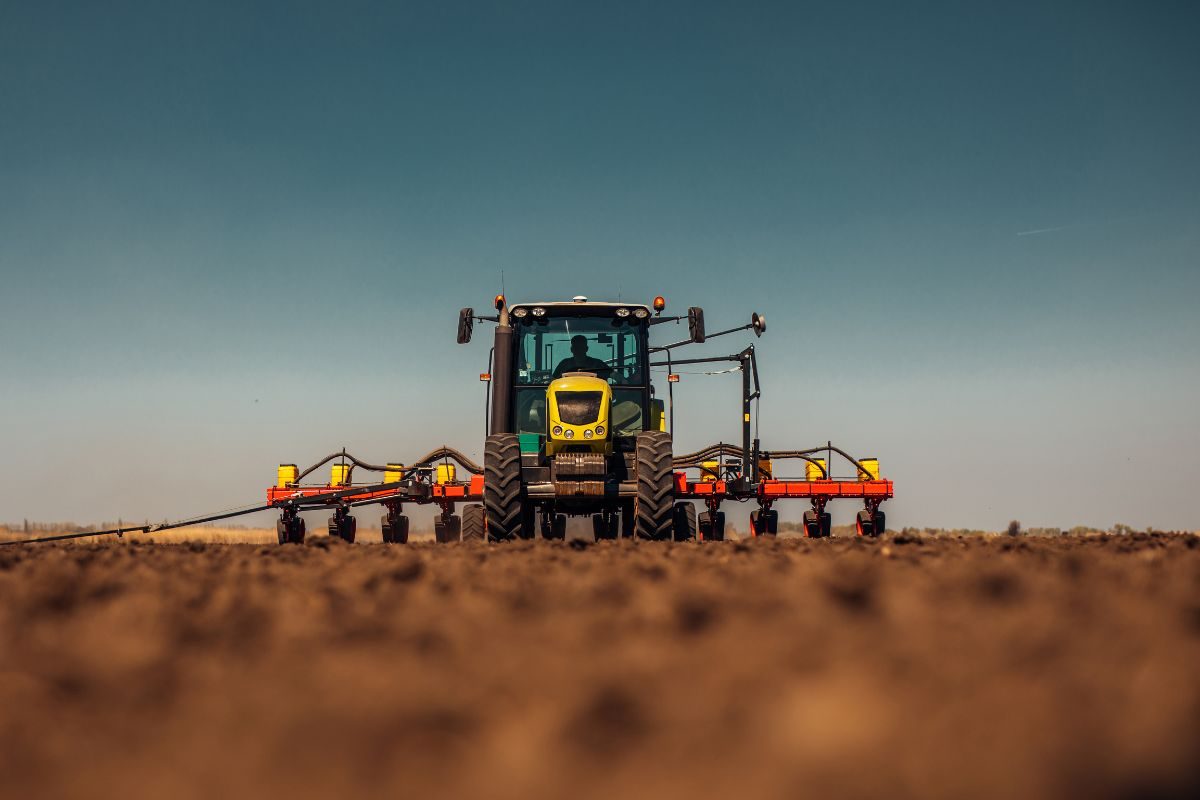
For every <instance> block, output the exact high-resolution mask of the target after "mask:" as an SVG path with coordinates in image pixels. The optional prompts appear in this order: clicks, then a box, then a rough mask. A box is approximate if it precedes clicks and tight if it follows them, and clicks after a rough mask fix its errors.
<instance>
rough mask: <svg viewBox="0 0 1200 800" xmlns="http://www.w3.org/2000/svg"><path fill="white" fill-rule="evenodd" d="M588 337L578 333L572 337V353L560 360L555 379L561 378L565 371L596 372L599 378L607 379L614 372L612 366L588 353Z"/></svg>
mask: <svg viewBox="0 0 1200 800" xmlns="http://www.w3.org/2000/svg"><path fill="white" fill-rule="evenodd" d="M587 351H588V340H587V337H586V336H584V335H582V334H578V335H576V336H572V337H571V355H569V356H568V357H566V358H564V359H563V360H562V361H561V362H559V364H558V366H557V367H556V368H555V370H554V377H555V379H558V378H561V377H562V376H563V373H564V372H594V373H596V376H597V377H599V378H605V379H607V378H608V376H609V375H611V374H612V367H610V366H609V365H608V364H605V363H604V362H603V361H601V360H600V359H598V358H592V357H591V356H589V355H588V354H587Z"/></svg>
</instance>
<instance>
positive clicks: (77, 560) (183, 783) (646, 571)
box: [0, 536, 1200, 800]
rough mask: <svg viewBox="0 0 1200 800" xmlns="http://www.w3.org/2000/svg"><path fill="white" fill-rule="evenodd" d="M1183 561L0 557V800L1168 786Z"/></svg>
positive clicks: (902, 541)
mask: <svg viewBox="0 0 1200 800" xmlns="http://www.w3.org/2000/svg"><path fill="white" fill-rule="evenodd" d="M1198 763H1200V540H1198V539H1197V538H1196V537H1193V536H1160V537H1155V536H1122V537H1098V538H1087V539H1068V538H1062V539H1037V538H1007V537H979V538H972V539H956V538H937V539H932V538H931V539H919V538H911V537H904V536H899V537H888V538H885V539H882V540H879V541H858V540H837V539H834V540H830V541H806V540H779V541H766V540H754V541H749V542H736V543H735V542H729V543H722V544H712V545H694V544H675V545H659V544H635V543H629V542H614V543H606V544H600V545H593V546H589V547H584V546H575V547H573V546H571V545H569V544H561V543H544V542H529V543H518V544H512V545H505V546H491V547H488V546H484V545H447V546H436V545H416V546H410V547H407V548H405V547H385V546H382V545H361V544H360V545H354V546H351V545H344V544H342V543H340V542H331V541H329V540H326V539H324V538H321V539H314V540H312V541H311V542H310V543H309V544H307V545H305V546H298V547H275V546H270V547H259V546H253V545H212V544H209V545H190V546H189V545H173V546H162V545H160V546H154V545H143V546H131V545H123V544H119V543H112V544H99V545H74V546H40V547H17V548H4V549H0V795H3V796H5V797H88V798H107V797H114V798H115V797H121V798H167V797H171V798H201V797H203V798H211V797H364V796H380V797H383V796H387V797H422V798H424V797H431V796H433V797H450V796H455V797H480V798H482V797H487V798H514V799H515V798H521V800H528V798H540V797H573V798H602V797H603V798H615V797H655V798H673V797H680V798H708V797H722V798H730V797H781V798H782V797H799V796H802V795H803V796H811V797H890V798H895V797H902V798H903V797H935V798H958V797H975V798H979V797H982V798H990V797H1021V798H1040V797H1093V798H1097V797H1099V798H1107V797H1112V798H1125V797H1144V796H1158V797H1169V796H1181V797H1182V796H1187V795H1188V794H1191V793H1193V792H1195V791H1196V790H1197V789H1200V768H1198V766H1197V764H1198Z"/></svg>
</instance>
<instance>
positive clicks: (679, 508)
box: [674, 502, 699, 542]
mask: <svg viewBox="0 0 1200 800" xmlns="http://www.w3.org/2000/svg"><path fill="white" fill-rule="evenodd" d="M674 527H675V531H674V533H675V541H677V542H691V541H695V539H696V532H697V531H698V530H699V528H698V527H697V523H696V506H694V505H693V504H691V503H687V502H684V503H676V504H675V525H674Z"/></svg>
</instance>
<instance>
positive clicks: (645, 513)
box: [633, 431, 675, 540]
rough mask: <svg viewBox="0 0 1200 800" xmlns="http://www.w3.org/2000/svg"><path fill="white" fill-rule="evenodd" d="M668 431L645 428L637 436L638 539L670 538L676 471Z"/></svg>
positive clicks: (636, 517) (635, 517)
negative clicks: (645, 429)
mask: <svg viewBox="0 0 1200 800" xmlns="http://www.w3.org/2000/svg"><path fill="white" fill-rule="evenodd" d="M673 467H674V463H673V461H672V457H671V435H670V434H669V433H664V432H663V431H644V432H642V433H639V434H638V437H637V499H636V501H635V502H634V524H633V527H634V534H635V535H637V537H638V538H640V539H653V540H665V539H670V538H671V530H672V527H673V523H674V516H675V514H674V508H675V475H674V468H673Z"/></svg>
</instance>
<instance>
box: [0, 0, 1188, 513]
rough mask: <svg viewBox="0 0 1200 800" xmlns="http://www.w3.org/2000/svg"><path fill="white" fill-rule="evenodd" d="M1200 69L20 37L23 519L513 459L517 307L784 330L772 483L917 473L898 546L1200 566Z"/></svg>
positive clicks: (949, 44)
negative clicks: (502, 353) (842, 470)
mask: <svg viewBox="0 0 1200 800" xmlns="http://www.w3.org/2000/svg"><path fill="white" fill-rule="evenodd" d="M1197 39H1200V6H1197V5H1196V4H1195V3H1191V2H1149V3H1147V2H1122V3H1113V2H1079V3H1063V2H1057V3H1056V2H1038V3H1028V4H1025V3H1019V2H997V3H982V2H978V3H976V2H968V3H964V2H943V3H936V2H914V3H891V2H870V3H867V2H864V3H852V2H849V3H848V2H830V3H801V2H786V3H747V2H737V3H734V2H728V3H709V2H687V3H671V2H654V3H620V2H613V3H569V2H561V1H559V2H532V1H531V2H523V1H522V0H510V1H509V2H497V3H489V2H479V1H478V0H477V1H476V2H469V3H457V2H447V1H446V0H440V1H439V2H429V3H401V2H390V3H355V2H338V3H327V4H315V3H304V2H286V3H284V2H280V3H256V2H247V1H245V0H243V1H242V2H236V3H220V2H203V3H201V2H172V1H171V0H156V2H145V3H123V2H112V3H104V4H81V3H74V2H67V3H58V2H49V1H47V2H36V3H34V2H14V0H0V281H2V282H0V343H2V344H0V450H2V452H3V456H4V457H3V460H2V461H0V522H5V521H7V522H14V521H15V522H20V521H21V520H22V519H30V520H45V521H52V520H53V521H65V520H74V521H79V522H90V521H99V520H114V519H117V518H122V519H125V520H131V519H133V520H136V519H151V520H155V519H163V518H178V517H181V516H190V515H194V514H198V513H202V512H206V511H210V510H215V509H222V508H228V507H233V506H241V505H246V504H250V503H254V502H256V501H257V500H259V499H260V498H261V497H262V496H263V494H264V490H265V488H266V487H267V486H268V485H270V483H271V482H272V481H273V480H274V473H275V467H276V465H277V464H278V463H281V462H296V463H300V464H301V465H306V464H308V463H312V462H313V461H316V460H317V459H318V458H320V457H322V456H324V455H326V454H327V453H329V452H331V451H334V450H338V449H340V448H342V447H346V448H348V449H349V450H350V451H351V452H352V453H355V454H358V455H359V456H360V457H361V458H364V459H365V460H368V461H374V462H376V463H378V462H382V461H386V460H400V461H405V460H408V461H411V460H413V459H415V458H417V457H419V455H421V454H423V453H425V452H427V451H428V450H430V449H432V448H433V447H435V446H438V445H440V444H443V443H445V444H450V445H452V446H456V447H459V448H460V449H462V450H464V451H466V452H468V453H472V454H474V455H476V457H478V456H479V455H480V451H481V450H482V439H483V388H482V385H481V384H480V383H479V381H478V373H479V372H481V371H483V369H484V368H485V367H486V362H487V350H488V334H489V333H490V331H488V329H487V328H486V327H479V328H477V335H476V339H475V341H474V342H473V343H471V344H470V345H466V346H460V345H457V344H455V341H454V332H455V324H456V317H457V312H458V309H459V308H460V307H462V306H473V307H475V308H477V309H481V310H482V309H483V308H485V307H486V306H487V305H488V302H489V300H490V298H491V296H492V295H493V294H494V293H495V292H497V291H498V290H500V289H501V287H503V288H504V290H505V291H506V292H507V293H508V296H509V298H510V299H511V300H513V301H522V300H531V299H565V298H569V297H571V296H572V295H576V294H584V295H587V296H589V297H591V298H592V299H616V298H618V297H619V298H621V299H624V300H628V301H631V302H633V301H640V302H649V301H650V299H651V298H653V297H654V296H655V295H656V294H662V295H664V296H665V297H666V298H667V302H668V312H679V313H682V312H683V311H684V310H685V309H686V308H687V307H688V306H692V305H696V306H702V307H703V308H704V309H705V313H706V319H707V323H708V327H709V329H710V330H716V329H719V328H724V327H731V326H733V325H737V324H741V323H743V322H745V321H748V319H749V316H750V313H751V312H752V311H758V312H760V313H763V314H765V316H766V317H767V319H768V321H769V329H768V332H767V334H766V335H765V336H764V337H763V338H762V339H761V340H758V341H757V345H758V354H759V359H760V369H761V373H762V382H763V399H762V401H761V414H760V417H759V426H760V427H759V430H760V436H761V438H762V440H763V446H764V448H767V449H771V448H775V449H790V448H800V447H806V446H812V445H816V444H821V443H824V442H826V441H827V440H832V441H833V442H834V444H837V445H840V446H841V447H843V448H844V449H847V450H849V451H851V452H853V453H856V454H859V455H861V456H876V457H878V458H879V459H880V461H881V464H882V468H883V471H884V473H885V475H887V476H888V477H891V478H892V479H893V480H894V481H895V485H896V495H897V496H896V499H895V500H893V501H890V502H889V503H888V504H887V505H886V506H885V508H886V509H887V510H888V512H889V519H888V521H889V525H890V526H891V527H895V528H899V527H903V526H906V525H911V526H932V527H953V528H960V527H965V528H990V529H999V528H1003V527H1004V526H1005V525H1007V523H1008V521H1009V520H1012V519H1018V520H1020V521H1022V522H1023V523H1024V524H1025V525H1026V526H1027V527H1028V526H1057V527H1070V526H1073V525H1091V526H1098V527H1104V528H1107V527H1108V526H1111V525H1113V524H1114V523H1118V522H1120V523H1125V524H1130V525H1133V526H1135V527H1138V528H1143V527H1147V526H1153V527H1156V528H1171V529H1178V528H1189V529H1195V528H1200V510H1197V506H1196V504H1195V503H1193V502H1192V497H1191V494H1192V492H1193V491H1194V490H1195V487H1196V486H1197V485H1200V455H1198V454H1200V424H1198V419H1197V411H1196V409H1197V402H1196V401H1197V397H1198V396H1200V317H1198V315H1197V313H1196V300H1197V296H1198V290H1200V145H1198V144H1197V143H1198V142H1200V103H1197V102H1196V87H1197V85H1200V48H1197V47H1196V46H1195V42H1196V41H1197ZM683 330H685V329H682V328H681V329H678V330H677V329H675V328H673V327H672V326H664V327H661V328H656V329H655V332H656V335H661V336H662V341H666V340H670V339H674V338H676V337H677V336H678V334H679V333H680V332H681V331H683ZM748 341H749V339H746V338H738V337H737V336H730V337H726V338H725V339H718V340H714V341H713V342H712V343H710V344H707V345H705V346H704V348H703V350H702V351H697V352H696V353H694V355H700V354H724V353H732V352H736V351H737V350H738V349H740V348H741V347H742V346H743V345H744V344H745V343H747V342H748ZM675 401H676V431H675V432H674V437H675V441H676V449H677V451H683V450H691V449H694V448H696V447H699V446H701V445H704V444H708V443H710V442H714V441H718V440H726V441H733V440H736V439H737V438H738V437H739V435H740V434H739V413H740V408H739V378H738V376H737V375H723V376H705V375H693V374H685V375H683V376H682V381H681V382H680V383H679V384H677V386H676V393H675ZM748 510H749V509H748V508H747V507H737V506H731V507H730V508H729V509H728V511H729V512H730V514H731V521H734V524H739V523H738V522H736V519H735V517H736V515H739V514H743V511H746V512H748ZM855 510H856V509H855V508H853V507H851V506H848V505H845V506H839V507H838V508H837V509H835V511H834V513H835V520H834V521H835V523H841V522H848V521H849V520H850V519H851V518H852V515H853V513H854V511H855ZM781 511H782V514H783V517H784V518H785V519H788V518H797V517H798V516H799V514H800V513H801V512H802V511H803V507H802V506H801V505H800V504H793V505H790V506H787V507H785V508H782V509H781ZM268 522H269V520H268ZM740 527H744V524H742V525H740Z"/></svg>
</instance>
